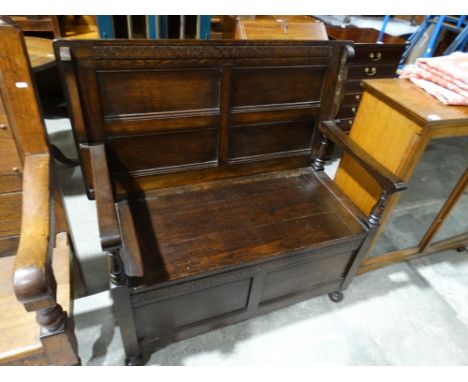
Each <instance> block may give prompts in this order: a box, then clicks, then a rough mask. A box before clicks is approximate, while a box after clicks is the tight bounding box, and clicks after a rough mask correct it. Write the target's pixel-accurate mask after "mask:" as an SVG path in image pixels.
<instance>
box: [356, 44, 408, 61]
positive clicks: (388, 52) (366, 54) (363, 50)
mask: <svg viewBox="0 0 468 382" xmlns="http://www.w3.org/2000/svg"><path fill="white" fill-rule="evenodd" d="M404 50H405V45H404V44H401V45H382V44H355V45H354V53H355V55H354V58H353V59H352V60H350V63H351V62H352V63H353V64H357V63H362V64H364V63H365V64H393V65H394V66H396V65H398V63H399V62H400V59H401V55H402V54H403V51H404Z"/></svg>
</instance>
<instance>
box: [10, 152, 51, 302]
mask: <svg viewBox="0 0 468 382" xmlns="http://www.w3.org/2000/svg"><path fill="white" fill-rule="evenodd" d="M50 166H51V163H50V156H49V154H48V153H45V154H33V155H26V157H25V162H24V173H23V207H22V217H21V233H20V241H19V246H18V251H17V253H16V259H15V267H14V274H13V285H14V289H15V294H16V297H17V298H18V300H19V301H21V302H22V303H23V304H24V306H25V308H26V310H28V311H33V310H38V309H43V308H46V307H48V306H51V305H52V304H53V303H54V301H55V296H54V292H53V289H54V287H53V275H52V273H51V271H50V267H49V264H48V263H49V250H50V244H51V242H50V230H51V227H50V219H51V208H50V207H51V206H50V203H51V198H50V178H51V176H50V172H51V171H50Z"/></svg>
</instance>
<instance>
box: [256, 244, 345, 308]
mask: <svg viewBox="0 0 468 382" xmlns="http://www.w3.org/2000/svg"><path fill="white" fill-rule="evenodd" d="M351 255H352V253H344V254H341V255H335V256H329V257H325V258H323V259H320V260H317V261H311V262H308V263H303V264H299V265H295V266H293V267H289V268H285V269H280V270H277V271H275V272H271V273H268V274H267V276H266V280H265V286H264V290H263V294H262V298H261V300H260V301H261V303H265V302H268V301H269V300H273V299H276V298H280V297H283V296H287V295H288V294H290V293H295V292H299V291H303V290H306V289H308V288H311V287H313V286H315V285H318V284H321V283H324V282H331V281H335V280H338V279H340V278H341V277H342V276H343V274H344V272H345V270H346V267H347V266H348V263H349V261H350V260H351Z"/></svg>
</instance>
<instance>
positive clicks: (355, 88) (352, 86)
mask: <svg viewBox="0 0 468 382" xmlns="http://www.w3.org/2000/svg"><path fill="white" fill-rule="evenodd" d="M344 92H345V94H349V93H362V92H364V83H363V82H362V80H361V79H358V80H347V81H346V83H345V89H344Z"/></svg>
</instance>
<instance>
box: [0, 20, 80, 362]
mask: <svg viewBox="0 0 468 382" xmlns="http://www.w3.org/2000/svg"><path fill="white" fill-rule="evenodd" d="M0 52H1V54H0V90H1V92H0V153H1V158H2V160H1V161H0V281H1V283H0V311H1V312H2V313H1V316H0V338H1V340H0V365H75V364H79V362H80V361H79V358H78V356H77V353H76V339H75V336H74V333H73V322H72V321H71V319H70V316H69V315H71V308H72V307H71V303H70V257H71V248H70V244H69V242H68V233H67V231H68V230H67V226H66V220H65V216H64V211H63V208H62V203H61V198H60V195H59V192H58V189H57V187H56V185H55V183H54V176H53V168H52V163H51V162H52V161H51V156H50V153H49V149H48V145H47V140H46V135H45V127H44V123H43V120H42V116H41V112H40V109H39V106H38V102H37V98H36V93H35V89H34V81H33V78H32V76H31V70H30V67H29V60H28V56H27V52H26V48H25V44H24V40H23V37H22V34H21V31H20V30H19V29H18V28H16V27H14V26H12V25H11V24H8V23H7V22H5V21H4V20H2V19H1V18H0ZM51 259H52V260H51ZM34 312H35V313H34ZM36 320H37V322H36Z"/></svg>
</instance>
